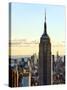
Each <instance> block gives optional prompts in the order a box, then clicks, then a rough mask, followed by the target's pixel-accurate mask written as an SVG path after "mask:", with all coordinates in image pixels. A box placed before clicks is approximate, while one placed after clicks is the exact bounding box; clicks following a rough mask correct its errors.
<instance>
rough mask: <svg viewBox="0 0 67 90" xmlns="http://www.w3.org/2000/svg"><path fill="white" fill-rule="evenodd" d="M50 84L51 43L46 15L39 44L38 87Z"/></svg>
mask: <svg viewBox="0 0 67 90" xmlns="http://www.w3.org/2000/svg"><path fill="white" fill-rule="evenodd" d="M50 84H51V42H50V38H49V36H48V34H47V24H46V13H45V22H44V32H43V34H42V36H41V38H40V43H39V85H50Z"/></svg>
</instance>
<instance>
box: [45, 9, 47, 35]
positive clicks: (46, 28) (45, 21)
mask: <svg viewBox="0 0 67 90" xmlns="http://www.w3.org/2000/svg"><path fill="white" fill-rule="evenodd" d="M44 34H45V35H46V34H47V25H46V10H45V22H44Z"/></svg>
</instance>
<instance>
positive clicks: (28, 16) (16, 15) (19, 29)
mask: <svg viewBox="0 0 67 90" xmlns="http://www.w3.org/2000/svg"><path fill="white" fill-rule="evenodd" d="M11 9H12V11H11V40H12V41H13V40H20V39H27V40H32V39H33V40H37V41H39V40H40V37H41V35H42V34H43V31H44V21H45V19H44V17H45V10H46V22H47V33H48V35H49V37H50V39H51V43H52V45H53V44H54V45H55V44H56V45H59V44H61V46H60V49H59V52H60V53H61V51H60V50H61V48H62V49H63V50H62V52H64V46H63V45H64V41H65V7H64V6H58V5H45V4H29V3H28V4H26V3H12V6H11ZM37 47H38V46H37ZM21 48H22V47H21ZM35 48H36V46H35ZM52 48H53V47H52ZM14 49H15V51H16V50H17V52H19V55H20V54H22V52H20V50H21V49H19V48H18V47H17V45H16V46H14V47H13V46H12V50H13V52H14V55H15V51H14ZM37 49H38V48H37ZM37 49H35V50H37ZM22 50H23V48H22ZM53 50H54V48H53ZM57 50H58V48H57V49H56V47H55V51H54V53H55V52H56V51H57ZM24 51H25V50H24ZM37 51H38V50H37ZM52 52H53V51H52ZM30 53H31V50H30V52H29V54H30ZM32 53H33V52H32ZM17 55H18V53H17Z"/></svg>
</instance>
